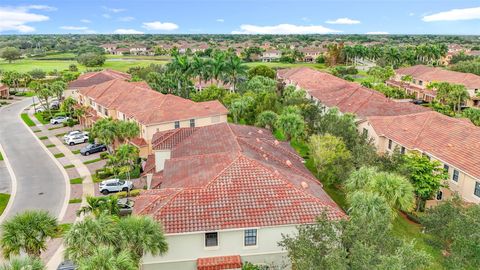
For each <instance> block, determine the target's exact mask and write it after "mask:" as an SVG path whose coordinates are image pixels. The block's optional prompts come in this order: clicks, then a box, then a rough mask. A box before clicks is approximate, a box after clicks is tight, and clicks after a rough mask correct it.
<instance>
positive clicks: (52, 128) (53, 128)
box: [48, 126, 63, 130]
mask: <svg viewBox="0 0 480 270" xmlns="http://www.w3.org/2000/svg"><path fill="white" fill-rule="evenodd" d="M59 128H63V126H57V127H51V128H49V129H48V130H55V129H59Z"/></svg>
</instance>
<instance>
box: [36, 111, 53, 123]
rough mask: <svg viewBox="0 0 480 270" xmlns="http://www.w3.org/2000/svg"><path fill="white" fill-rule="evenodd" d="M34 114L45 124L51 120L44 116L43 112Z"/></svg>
mask: <svg viewBox="0 0 480 270" xmlns="http://www.w3.org/2000/svg"><path fill="white" fill-rule="evenodd" d="M34 116H35V118H37V120H38V122H40V123H42V124H43V125H46V124H48V123H50V122H49V121H47V120H45V119H44V118H43V115H42V114H41V113H35V114H34Z"/></svg>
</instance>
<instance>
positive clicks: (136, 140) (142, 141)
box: [130, 137, 148, 147]
mask: <svg viewBox="0 0 480 270" xmlns="http://www.w3.org/2000/svg"><path fill="white" fill-rule="evenodd" d="M130 143H131V144H133V145H135V146H138V147H143V146H147V145H148V143H147V142H146V141H145V139H144V138H140V137H137V138H133V139H131V140H130Z"/></svg>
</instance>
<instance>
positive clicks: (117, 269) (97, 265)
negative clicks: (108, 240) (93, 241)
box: [77, 246, 138, 270]
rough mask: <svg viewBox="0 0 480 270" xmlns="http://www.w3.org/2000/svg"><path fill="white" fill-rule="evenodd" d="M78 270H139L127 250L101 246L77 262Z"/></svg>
mask: <svg viewBox="0 0 480 270" xmlns="http://www.w3.org/2000/svg"><path fill="white" fill-rule="evenodd" d="M77 265H78V270H91V269H95V270H138V264H137V262H136V261H135V260H134V259H133V258H132V256H131V255H130V253H129V252H128V251H127V250H121V251H120V252H117V251H116V250H115V249H114V248H113V247H106V246H100V247H98V248H96V249H94V250H93V252H92V254H91V255H89V256H86V257H82V258H80V259H79V260H78V261H77Z"/></svg>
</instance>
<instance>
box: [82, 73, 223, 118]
mask: <svg viewBox="0 0 480 270" xmlns="http://www.w3.org/2000/svg"><path fill="white" fill-rule="evenodd" d="M79 92H80V93H81V94H83V95H85V96H88V97H90V98H92V99H93V100H94V101H95V102H96V103H98V104H100V105H102V106H103V107H105V108H108V109H115V110H117V111H119V112H122V113H124V114H125V115H127V117H128V118H134V119H135V120H137V121H138V122H140V123H142V124H145V125H153V124H158V123H163V122H172V121H177V120H187V119H195V118H201V117H209V116H217V115H225V114H227V113H228V110H227V109H226V108H225V107H224V106H223V105H222V104H221V103H220V102H219V101H217V100H213V101H206V102H193V101H191V100H189V99H184V98H181V97H178V96H174V95H164V94H162V93H160V92H157V91H154V90H152V89H151V88H150V87H149V86H148V85H147V84H146V83H143V82H141V83H138V82H135V83H132V82H127V81H125V80H120V79H115V80H111V81H107V82H104V83H101V84H98V85H94V86H91V87H87V88H84V89H82V90H80V91H79Z"/></svg>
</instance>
